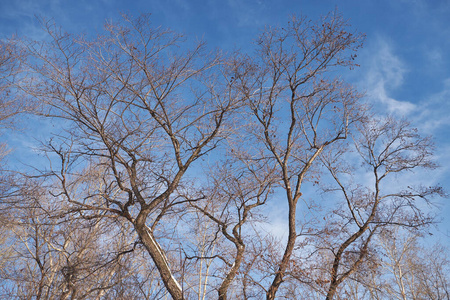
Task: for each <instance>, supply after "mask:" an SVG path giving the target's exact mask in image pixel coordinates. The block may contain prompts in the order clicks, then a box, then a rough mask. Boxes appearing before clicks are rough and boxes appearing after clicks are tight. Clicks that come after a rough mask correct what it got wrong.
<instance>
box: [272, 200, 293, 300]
mask: <svg viewBox="0 0 450 300" xmlns="http://www.w3.org/2000/svg"><path fill="white" fill-rule="evenodd" d="M296 207H297V206H296V203H294V202H291V203H289V236H288V241H287V245H286V249H285V251H284V255H283V258H282V260H281V263H280V265H279V267H278V271H277V274H276V275H275V278H274V280H273V282H272V285H271V286H270V288H269V290H268V291H267V294H266V299H267V300H274V299H275V295H276V293H277V291H278V288H279V287H280V285H281V283H282V282H283V276H284V273H285V272H286V269H287V267H288V265H289V261H290V259H291V255H292V252H293V251H294V246H295V241H296V239H297V232H296V228H295V210H296Z"/></svg>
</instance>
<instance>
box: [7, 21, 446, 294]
mask: <svg viewBox="0 0 450 300" xmlns="http://www.w3.org/2000/svg"><path fill="white" fill-rule="evenodd" d="M41 22H42V25H43V27H44V29H45V30H46V31H47V32H48V34H49V37H50V39H49V41H45V42H37V41H26V40H23V41H21V42H20V43H17V44H16V45H17V46H16V47H18V49H22V50H21V51H24V54H25V55H26V56H23V59H22V60H21V63H22V64H21V66H22V67H24V69H22V70H23V72H25V73H22V74H25V75H21V76H22V78H25V77H26V80H23V81H21V82H20V85H17V87H18V90H16V92H18V91H23V92H25V93H26V94H27V95H28V97H30V98H31V99H34V100H38V101H39V102H40V103H42V104H43V105H42V107H41V110H40V114H41V115H43V116H46V117H50V118H52V119H53V121H54V122H55V124H57V125H58V126H57V129H56V130H57V132H52V133H50V135H51V138H50V139H49V140H48V141H46V142H45V143H44V144H45V146H44V148H45V150H44V153H45V154H46V155H47V158H48V161H49V167H48V169H46V170H41V171H40V173H39V175H37V176H28V177H27V178H29V179H30V178H33V180H35V178H40V180H42V186H44V187H43V192H41V194H40V195H39V197H35V198H36V199H40V200H39V201H37V200H36V203H46V205H49V204H55V205H56V204H58V205H56V206H55V207H47V206H45V205H44V206H45V209H44V208H43V207H42V206H39V207H33V206H31V207H30V208H29V214H28V215H26V214H25V215H24V216H25V219H24V222H22V223H21V224H17V225H18V226H19V227H17V228H18V229H14V230H16V237H17V238H16V241H20V242H21V245H22V246H23V247H22V248H21V249H22V250H23V251H22V252H20V256H21V257H22V258H24V260H23V261H24V262H23V265H26V266H27V270H28V272H25V273H26V275H24V276H22V279H23V280H24V281H26V280H29V283H30V284H29V289H28V290H29V291H34V292H35V291H38V292H36V293H39V294H40V295H44V293H47V295H50V294H51V293H52V291H53V294H52V295H57V296H55V297H60V298H62V299H68V298H75V297H76V298H86V299H91V298H92V299H95V298H98V299H100V298H111V299H113V298H115V299H137V298H147V299H158V298H163V297H168V295H170V296H171V297H172V298H173V299H176V300H179V299H191V298H192V299H193V298H197V299H207V298H210V297H213V296H211V295H212V293H216V292H217V294H218V298H219V299H223V300H224V299H228V298H233V297H234V298H242V299H251V298H262V297H264V296H265V297H266V299H275V297H276V296H277V295H278V296H282V297H286V298H290V299H293V298H299V297H302V298H310V299H319V298H322V297H326V299H333V297H335V296H336V297H337V298H345V297H347V295H353V298H355V299H356V298H357V297H359V296H360V295H367V294H371V295H374V293H373V290H371V289H370V288H366V287H368V285H367V284H365V283H364V282H357V281H356V277H354V276H356V274H365V275H364V276H365V277H364V278H366V279H367V280H366V281H365V282H368V281H369V278H372V279H373V278H375V276H374V274H375V272H372V271H373V270H376V269H377V268H378V267H379V264H378V263H377V253H376V252H375V250H374V247H373V245H374V243H375V242H376V241H377V237H378V235H379V234H380V233H382V232H385V231H387V230H390V229H391V227H394V226H402V227H409V228H414V229H416V228H420V227H423V226H426V225H427V224H429V223H430V222H432V220H433V219H432V216H428V215H427V214H426V212H425V210H424V209H422V206H421V205H422V204H420V203H419V202H418V201H417V200H425V203H426V201H428V200H429V198H430V197H431V196H433V195H440V194H442V191H441V189H440V188H438V187H429V188H421V187H415V186H413V185H412V184H406V186H402V187H401V188H399V187H398V186H401V185H400V184H398V185H397V186H392V185H390V184H389V183H390V182H392V180H394V179H395V180H399V182H400V183H403V182H402V181H401V180H402V179H401V176H400V175H401V174H403V173H405V172H406V171H412V170H415V169H417V168H428V169H430V168H431V169H432V168H434V167H435V165H434V164H433V163H432V161H431V150H432V145H431V143H430V140H429V139H428V138H422V137H420V136H419V135H418V134H417V133H416V132H415V131H414V130H413V129H411V128H410V127H409V125H408V124H407V122H404V121H396V120H394V119H393V118H385V119H383V118H374V117H372V116H370V114H369V113H368V108H367V107H366V105H365V104H364V103H363V102H362V101H361V97H362V95H361V94H359V93H358V92H357V91H355V89H353V87H351V86H350V85H348V84H346V83H345V82H343V81H342V80H341V79H340V78H339V77H338V76H336V74H337V73H336V71H338V70H340V69H342V68H353V67H354V66H355V65H356V64H355V61H354V59H355V57H356V55H355V51H356V50H357V49H358V48H359V47H360V46H361V44H362V40H363V38H364V36H363V35H361V34H359V33H357V32H351V29H350V28H349V25H348V24H347V22H346V21H345V20H344V19H343V18H342V16H340V15H339V14H338V13H336V12H335V13H332V14H329V15H327V16H325V17H323V18H322V19H320V20H319V21H317V22H312V21H310V20H308V19H306V18H293V19H292V20H291V21H290V22H288V24H287V25H286V26H285V27H282V28H270V27H268V28H266V29H265V30H264V32H263V33H262V35H261V36H260V37H259V38H258V39H257V42H256V45H255V47H256V49H257V51H256V53H255V54H254V55H245V54H242V53H232V54H229V55H225V54H222V53H219V51H215V52H207V51H206V45H205V44H204V43H203V42H198V43H195V44H193V43H190V42H189V41H186V40H185V38H184V37H183V36H182V35H179V34H176V33H174V32H172V31H170V30H165V29H162V28H160V27H157V28H155V27H153V26H152V24H151V23H150V19H149V16H142V17H140V18H137V19H132V18H130V17H127V16H124V18H123V19H122V20H121V21H120V22H117V23H107V24H106V25H105V33H104V34H103V35H100V36H98V37H97V38H90V37H87V36H74V35H70V34H68V33H65V32H63V31H62V29H60V28H58V27H57V26H56V25H55V24H53V23H52V22H51V21H46V20H41ZM361 166H362V168H361ZM360 178H364V180H362V179H361V180H360ZM391 178H393V179H391ZM30 180H31V179H30ZM388 180H391V181H388ZM316 186H319V187H320V189H321V191H320V192H311V191H313V190H314V188H315V187H316ZM323 191H324V193H322V194H320V193H321V192H323ZM308 193H309V195H308ZM304 194H305V195H304ZM18 197H19V198H17V199H20V197H23V198H27V197H28V198H29V195H26V194H23V193H22V194H21V195H18ZM43 199H44V200H43ZM322 199H325V200H324V202H325V203H324V205H323V207H322V208H321V209H322V210H320V209H317V210H314V209H313V206H314V205H315V203H316V202H319V201H322ZM40 201H41V202H40ZM42 201H43V202H42ZM63 203H64V204H63ZM336 203H337V205H338V206H337V207H336ZM303 204H304V205H303ZM277 205H281V206H283V207H286V209H287V211H286V220H287V222H286V228H285V230H286V232H287V236H286V237H282V236H277V234H276V233H274V232H270V230H267V224H270V222H271V221H272V220H273V214H272V212H271V209H272V208H273V207H275V206H277ZM330 207H331V209H330ZM10 208H12V210H10V211H11V212H12V213H14V208H13V206H10ZM313 210H314V211H313ZM37 213H39V214H42V215H37ZM308 213H309V214H310V216H309V217H305V215H306V214H308ZM25 220H26V221H25ZM25 224H26V225H25ZM265 226H266V227H265ZM44 228H45V230H44ZM67 228H76V230H73V231H71V232H66V230H67ZM23 237H26V238H23ZM31 242H32V243H31ZM142 250H145V252H146V255H149V256H150V257H151V261H152V263H153V265H152V266H149V265H148V264H143V263H142V261H143V257H142ZM49 257H52V260H50V261H49V260H48V258H49ZM44 258H45V259H47V260H46V261H45V263H43V262H44ZM19 265H20V264H17V265H15V266H14V268H16V270H17V268H20V267H19ZM31 266H32V267H31ZM145 268H147V269H145ZM155 269H156V272H157V273H156V274H157V276H156V277H155V272H154V271H155ZM364 270H366V272H365V273H364V272H363V271H364ZM19 273H20V272H19ZM100 273H101V274H102V276H101V277H98V278H101V280H97V282H94V280H93V278H95V277H96V276H99V275H98V274H100ZM9 274H11V272H10V273H9ZM21 274H23V273H21ZM370 276H372V277H370ZM26 278H32V279H26ZM98 278H97V279H98ZM18 280H19V279H18ZM160 282H161V283H162V284H161V285H163V286H164V288H163V289H162V287H161V286H159V283H160ZM340 286H341V287H342V289H341V290H342V294H340V290H339V289H338V287H340ZM52 289H53V290H52ZM56 290H59V291H60V293H59V294H58V293H57V292H55V291H56ZM345 293H347V294H345ZM364 293H365V294H364ZM24 295H25V294H24ZM41 297H42V298H46V297H47V298H48V297H50V296H41ZM348 297H350V296H348Z"/></svg>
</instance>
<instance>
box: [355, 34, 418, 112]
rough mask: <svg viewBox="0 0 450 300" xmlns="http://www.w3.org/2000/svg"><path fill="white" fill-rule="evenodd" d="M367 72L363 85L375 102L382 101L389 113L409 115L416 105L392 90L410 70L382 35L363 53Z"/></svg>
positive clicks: (401, 82) (400, 83)
mask: <svg viewBox="0 0 450 300" xmlns="http://www.w3.org/2000/svg"><path fill="white" fill-rule="evenodd" d="M363 56H364V60H365V64H366V65H367V66H368V67H367V68H368V69H367V73H366V75H365V76H364V77H363V82H362V83H361V85H362V86H363V87H364V89H365V90H366V91H367V95H368V97H369V98H370V99H371V101H372V103H373V104H376V103H380V104H382V105H383V106H384V108H385V109H387V110H388V112H389V113H393V114H398V115H408V114H410V113H411V112H412V111H414V110H415V109H416V105H415V104H413V103H411V102H408V101H401V100H397V99H394V98H393V97H392V96H390V91H392V90H394V89H395V88H398V87H400V86H401V85H402V84H403V81H404V75H405V73H406V72H407V71H408V70H407V68H406V66H405V64H404V63H403V62H402V61H401V59H400V58H399V57H398V56H397V55H395V53H394V51H393V48H392V46H391V45H390V43H389V42H388V41H387V40H386V39H383V38H381V37H378V38H377V40H376V41H375V42H374V43H372V46H371V47H369V49H368V50H367V51H366V52H365V53H364V54H363Z"/></svg>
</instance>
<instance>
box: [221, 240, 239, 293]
mask: <svg viewBox="0 0 450 300" xmlns="http://www.w3.org/2000/svg"><path fill="white" fill-rule="evenodd" d="M244 251H245V247H244V246H243V245H240V246H238V247H237V253H236V258H235V260H234V263H233V266H232V267H231V268H230V271H229V272H228V274H227V276H226V277H225V279H224V280H223V282H222V284H221V285H220V287H219V300H227V292H228V288H229V287H230V284H231V283H232V282H233V280H234V278H235V277H236V274H237V272H238V270H239V267H240V266H241V262H242V258H243V257H244Z"/></svg>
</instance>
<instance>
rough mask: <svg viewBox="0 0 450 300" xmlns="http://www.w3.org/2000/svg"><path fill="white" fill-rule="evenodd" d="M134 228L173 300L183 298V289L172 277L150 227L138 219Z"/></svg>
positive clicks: (182, 299) (165, 258) (164, 256)
mask: <svg viewBox="0 0 450 300" xmlns="http://www.w3.org/2000/svg"><path fill="white" fill-rule="evenodd" d="M134 228H135V229H136V231H137V233H138V235H139V237H140V238H141V241H142V243H143V244H144V246H145V248H146V249H147V251H148V253H149V254H150V256H151V257H152V259H153V262H154V263H155V265H156V267H157V268H158V271H159V274H160V275H161V279H162V280H163V282H164V286H165V287H166V289H167V291H168V292H169V293H170V295H171V296H172V298H173V299H174V300H184V297H183V290H182V288H181V286H180V284H179V283H178V281H177V280H176V279H175V278H174V277H173V275H172V271H171V270H170V267H169V263H168V261H167V257H166V255H165V254H164V252H163V250H162V249H161V247H160V246H159V244H158V242H156V240H155V238H154V237H153V233H152V231H151V229H150V228H148V227H147V226H146V225H145V223H143V224H140V222H138V221H136V224H135V226H134Z"/></svg>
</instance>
